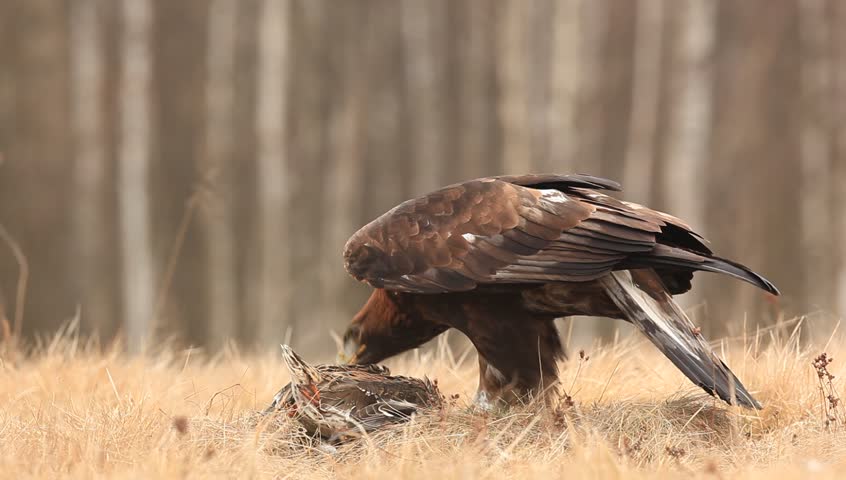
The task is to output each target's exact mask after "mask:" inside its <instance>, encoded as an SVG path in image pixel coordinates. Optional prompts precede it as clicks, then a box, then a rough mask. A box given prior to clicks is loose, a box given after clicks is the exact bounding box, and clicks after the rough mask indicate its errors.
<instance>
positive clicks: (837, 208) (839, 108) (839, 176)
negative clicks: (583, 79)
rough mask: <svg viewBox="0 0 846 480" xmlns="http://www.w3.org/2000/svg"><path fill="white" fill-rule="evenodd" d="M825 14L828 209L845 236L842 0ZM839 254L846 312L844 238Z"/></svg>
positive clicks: (845, 24)
mask: <svg viewBox="0 0 846 480" xmlns="http://www.w3.org/2000/svg"><path fill="white" fill-rule="evenodd" d="M828 12H829V15H828V18H829V22H830V25H831V26H830V28H829V32H831V39H830V42H831V43H830V44H831V55H832V60H833V62H834V67H833V68H834V72H833V78H832V83H833V86H832V87H833V89H832V90H833V94H834V95H833V98H836V99H840V100H841V101H839V102H835V103H834V104H833V107H831V108H832V109H831V111H830V112H829V114H830V115H831V119H832V126H831V138H832V149H833V155H832V156H833V159H834V166H833V173H832V175H831V176H830V177H829V181H830V182H831V185H832V192H833V195H832V196H833V198H832V202H831V204H832V205H831V207H830V212H831V220H832V224H833V228H834V233H835V235H836V236H837V238H840V239H843V238H846V214H844V212H846V182H844V181H843V179H844V178H846V104H844V102H843V101H842V99H843V98H846V5H844V4H843V2H838V1H832V2H830V3H829V8H828ZM832 255H833V256H835V257H838V258H839V261H838V262H836V264H837V277H836V280H835V282H836V285H837V287H836V288H837V293H836V298H835V300H834V301H835V302H836V304H835V305H836V308H837V312H838V313H839V314H840V315H841V316H844V315H846V242H843V241H841V242H839V249H838V251H836V252H833V253H832Z"/></svg>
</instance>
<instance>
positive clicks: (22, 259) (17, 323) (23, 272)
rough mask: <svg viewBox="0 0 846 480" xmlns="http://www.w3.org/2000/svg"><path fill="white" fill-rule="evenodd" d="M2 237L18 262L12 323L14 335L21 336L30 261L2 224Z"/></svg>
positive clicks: (0, 234)
mask: <svg viewBox="0 0 846 480" xmlns="http://www.w3.org/2000/svg"><path fill="white" fill-rule="evenodd" d="M0 239H2V240H3V241H4V242H5V243H6V244H7V245H8V246H9V250H11V251H12V255H13V256H14V257H15V261H16V262H17V263H18V284H17V291H16V294H15V319H14V323H13V324H12V325H13V326H12V335H14V336H15V337H20V335H21V331H22V330H23V317H24V304H25V302H26V286H27V283H28V282H29V261H28V260H27V258H26V255H24V253H23V250H21V247H20V245H19V244H18V242H17V241H15V239H14V238H13V237H12V235H11V234H10V233H9V231H8V230H6V227H4V226H3V225H2V224H0Z"/></svg>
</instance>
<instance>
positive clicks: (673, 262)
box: [344, 175, 778, 408]
mask: <svg viewBox="0 0 846 480" xmlns="http://www.w3.org/2000/svg"><path fill="white" fill-rule="evenodd" d="M600 190H614V191H618V190H620V185H619V184H618V183H616V182H613V181H610V180H606V179H603V178H598V177H594V176H590V175H522V176H499V177H488V178H480V179H476V180H471V181H467V182H464V183H459V184H455V185H451V186H448V187H445V188H442V189H440V190H437V191H435V192H432V193H429V194H428V195H425V196H422V197H420V198H416V199H412V200H408V201H406V202H403V203H401V204H400V205H398V206H396V207H395V208H393V209H391V210H390V211H388V212H387V213H385V214H384V215H382V216H380V217H379V218H377V219H375V220H373V221H372V222H370V223H369V224H367V225H366V226H364V227H363V228H362V229H361V230H359V231H358V232H356V233H355V234H354V235H353V236H352V237H351V238H350V239H349V241H348V242H347V244H346V247H345V250H344V260H345V266H346V269H347V271H348V272H349V273H350V274H351V275H352V276H353V277H355V278H356V279H358V280H360V281H364V282H367V283H368V284H370V285H372V286H373V287H374V288H375V290H374V291H373V293H372V295H371V297H370V299H369V300H368V301H367V303H366V304H365V305H364V307H363V308H362V309H361V311H360V312H359V313H358V314H357V315H355V317H354V318H353V320H352V322H351V324H350V325H349V327H348V328H347V330H346V332H345V334H344V349H345V351H346V352H347V355H349V356H350V361H351V362H353V363H362V364H367V363H375V362H379V361H381V360H383V359H385V358H387V357H390V356H393V355H396V354H398V353H401V352H403V351H406V350H408V349H411V348H414V347H417V346H419V345H421V344H423V343H424V342H426V341H428V340H430V339H432V338H434V337H435V336H437V335H438V334H440V333H442V332H444V331H446V330H448V329H450V328H455V329H457V330H459V331H461V332H462V333H463V334H465V335H466V336H467V337H468V338H469V339H470V341H471V342H472V343H473V345H474V346H475V347H476V350H477V351H478V354H479V392H478V397H477V398H479V399H481V400H484V399H492V398H501V399H505V400H509V399H513V398H514V397H515V396H516V397H519V396H522V395H526V394H530V393H532V394H538V393H540V391H541V390H542V389H544V388H546V387H549V386H551V385H553V384H555V382H556V380H557V361H558V360H559V359H561V358H563V356H564V351H563V348H562V345H561V342H560V339H559V337H558V334H557V331H556V329H555V326H554V323H553V321H554V319H556V318H559V317H565V316H570V315H592V316H604V317H611V318H619V319H623V320H627V321H630V322H632V323H633V324H635V325H636V326H637V327H638V328H639V329H640V330H641V331H642V332H643V333H644V334H645V335H646V336H647V337H648V338H649V339H650V340H651V341H652V342H653V343H654V344H655V345H656V346H657V347H658V348H659V349H660V350H661V351H662V352H663V353H664V354H665V355H666V356H667V357H668V358H669V359H670V360H671V361H672V362H673V363H674V364H675V365H676V366H677V367H678V368H679V369H680V370H681V371H682V372H684V374H685V375H687V377H688V378H690V379H691V380H692V381H693V382H694V383H695V384H697V385H699V386H700V387H702V388H703V389H704V390H705V391H707V392H708V393H710V394H712V395H713V394H716V395H718V396H719V397H720V398H722V399H723V400H725V401H726V402H729V403H737V404H739V405H742V406H745V407H750V408H751V407H755V408H760V404H759V403H758V402H757V401H756V400H755V399H754V398H753V397H752V395H751V394H750V393H749V392H748V391H747V390H746V388H745V387H744V386H743V385H742V384H741V383H740V381H739V380H738V379H737V378H736V377H735V376H734V374H733V373H732V372H731V370H729V368H728V367H727V366H726V365H725V364H724V363H723V362H722V361H721V360H720V359H719V358H718V357H717V356H716V355H715V354H714V352H713V351H712V350H711V349H710V347H709V346H708V344H707V343H706V342H705V341H704V340H703V339H702V338H701V335H699V331H698V329H697V328H695V327H694V325H693V324H692V323H691V322H690V320H689V319H688V318H687V317H686V316H685V315H684V313H683V312H682V310H681V309H680V308H678V306H677V305H676V304H675V302H674V301H673V300H672V298H671V295H676V294H680V293H684V292H686V291H688V290H689V289H690V288H691V284H690V282H691V279H692V278H693V272H694V271H697V270H703V271H709V272H717V273H723V274H727V275H730V276H733V277H735V278H738V279H740V280H744V281H746V282H749V283H751V284H753V285H755V286H757V287H759V288H761V289H763V290H765V291H767V292H769V293H770V294H773V295H778V290H777V289H776V288H775V286H774V285H773V284H772V283H770V282H769V281H767V280H766V279H764V278H763V277H761V276H760V275H758V274H756V273H755V272H753V271H752V270H750V269H748V268H746V267H745V266H743V265H740V264H738V263H736V262H733V261H730V260H726V259H724V258H720V257H717V256H714V255H713V254H712V253H711V250H709V249H708V247H707V246H705V243H704V240H703V238H702V237H701V236H699V235H698V234H697V233H695V232H693V231H692V230H691V229H690V227H689V226H687V225H686V224H685V223H684V222H682V221H681V220H679V219H677V218H675V217H673V216H671V215H668V214H666V213H662V212H659V211H655V210H652V209H649V208H647V207H644V206H641V205H637V204H634V203H630V202H625V201H621V200H618V199H616V198H614V197H611V196H609V195H606V194H604V193H601V192H600Z"/></svg>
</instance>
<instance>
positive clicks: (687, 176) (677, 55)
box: [659, 0, 716, 229]
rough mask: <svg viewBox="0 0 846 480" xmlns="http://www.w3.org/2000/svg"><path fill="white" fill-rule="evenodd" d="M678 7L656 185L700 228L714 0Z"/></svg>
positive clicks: (691, 0)
mask: <svg viewBox="0 0 846 480" xmlns="http://www.w3.org/2000/svg"><path fill="white" fill-rule="evenodd" d="M680 10H681V11H680V14H681V20H680V28H679V32H681V33H680V38H679V41H678V43H677V44H676V45H675V46H673V47H671V48H672V51H673V60H672V65H673V67H672V74H671V75H672V80H671V81H672V87H671V89H672V91H673V94H674V96H675V98H676V101H675V102H674V106H673V107H671V112H670V118H671V120H670V121H669V122H668V125H667V128H668V130H669V131H668V132H667V133H666V134H665V135H664V138H666V139H667V145H666V157H667V162H666V167H665V169H664V174H663V175H662V176H661V177H660V178H661V179H662V180H663V183H662V184H661V185H659V188H660V189H661V190H662V191H663V192H664V194H663V197H664V198H665V199H666V200H665V202H664V203H666V204H667V205H672V209H673V211H672V213H673V214H674V215H677V216H679V217H680V218H684V219H685V221H687V222H688V223H689V224H690V225H691V226H693V227H694V228H698V229H701V228H702V227H703V226H704V225H705V213H704V209H703V202H702V198H704V197H705V188H704V186H705V182H704V181H703V179H704V178H705V175H706V173H707V172H706V171H705V166H706V165H707V164H708V157H709V148H708V143H709V139H710V136H711V127H710V126H711V122H712V114H711V108H712V102H713V90H712V89H713V83H712V82H713V64H712V60H711V58H712V57H713V55H714V46H715V45H714V42H715V38H714V35H715V22H716V16H715V15H716V1H715V0H685V1H684V2H683V5H682V6H680Z"/></svg>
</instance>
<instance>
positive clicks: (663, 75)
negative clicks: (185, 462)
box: [0, 0, 846, 350]
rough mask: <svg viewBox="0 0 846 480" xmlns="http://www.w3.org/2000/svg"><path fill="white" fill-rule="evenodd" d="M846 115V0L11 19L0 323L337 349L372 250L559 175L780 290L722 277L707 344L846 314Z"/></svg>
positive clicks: (708, 319) (295, 7)
mask: <svg viewBox="0 0 846 480" xmlns="http://www.w3.org/2000/svg"><path fill="white" fill-rule="evenodd" d="M844 98H846V3H843V2H840V1H838V0H745V1H742V2H741V1H734V0H678V1H676V0H618V1H612V0H607V1H596V0H561V1H554V0H530V1H519V0H499V1H485V0H476V1H471V0H466V1H450V0H428V1H422V0H356V1H332V0H180V1H172V0H71V1H59V0H4V1H2V2H0V155H2V156H0V225H2V226H3V227H4V229H5V232H7V233H8V235H4V236H3V243H2V246H0V311H2V312H3V315H5V316H6V317H7V318H9V319H10V322H13V319H14V317H15V316H16V315H17V317H18V318H19V319H22V325H23V329H24V332H25V333H27V334H30V335H32V334H36V333H38V332H50V331H53V330H55V329H56V328H57V327H58V325H60V324H61V323H62V322H65V321H67V320H68V319H69V318H72V317H74V316H75V314H76V312H77V306H79V307H80V310H79V311H80V312H81V315H80V317H79V318H80V320H81V325H82V328H83V330H84V331H86V332H96V333H98V334H99V335H100V336H101V337H102V338H111V337H112V336H114V335H115V334H117V333H118V332H122V333H123V334H125V335H126V336H127V337H128V339H129V342H130V345H131V346H133V348H137V346H138V345H139V343H140V342H141V340H142V339H143V338H146V337H147V336H148V335H149V333H150V332H151V331H153V330H155V331H157V332H159V333H160V334H163V335H176V336H178V337H180V338H182V339H184V341H185V342H186V343H191V344H195V345H196V344H205V345H209V346H212V347H217V346H220V345H221V344H222V343H224V342H226V341H229V340H230V339H234V340H237V341H239V342H240V343H243V344H247V345H249V344H254V343H258V344H261V345H272V344H276V343H279V342H280V341H281V340H282V339H283V338H285V337H286V336H292V337H293V340H294V341H295V342H296V343H297V344H300V345H302V344H306V345H313V346H319V348H321V349H325V350H328V349H330V348H331V342H330V341H329V340H328V336H327V332H328V331H329V329H331V328H334V329H336V330H339V329H340V328H342V325H343V324H344V323H345V322H346V321H347V320H348V319H349V317H350V316H351V315H352V314H353V313H354V312H355V310H356V309H357V307H358V306H359V304H360V302H361V301H362V300H363V298H364V297H365V295H366V294H367V290H368V289H367V288H366V287H364V286H362V285H358V284H356V283H355V282H354V281H353V280H352V279H350V278H349V277H347V275H346V273H345V272H344V270H343V267H342V260H341V254H340V252H341V249H342V247H343V244H344V242H345V240H346V238H347V237H348V236H349V235H350V234H351V233H352V232H353V231H355V230H356V229H357V228H358V227H359V226H360V225H363V224H364V223H365V222H366V221H368V220H369V219H371V218H373V217H374V216H376V215H378V214H379V213H381V212H383V211H385V210H386V209H388V208H390V207H391V206H393V205H395V204H396V203H398V202H400V201H401V200H404V199H406V198H408V197H410V196H413V195H417V194H421V193H424V192H426V191H429V190H431V189H433V188H436V187H438V186H441V185H444V184H448V183H452V182H455V181H459V180H462V179H468V178H472V177H478V176H486V175H495V174H502V173H506V172H509V173H521V172H530V171H536V172H589V173H593V174H596V175H602V176H607V177H609V178H613V179H617V180H620V181H621V182H623V184H624V187H625V197H626V198H627V199H629V200H632V201H637V202H643V203H647V204H649V205H650V206H653V207H656V208H659V209H663V210H666V211H668V212H670V213H673V214H676V215H678V216H680V217H682V218H684V219H686V220H688V221H689V222H690V223H691V224H692V225H693V226H694V227H695V228H697V229H698V230H699V231H701V232H703V233H704V234H705V235H706V236H707V237H708V238H709V239H710V240H711V241H712V243H713V246H714V248H715V250H717V251H718V252H719V253H720V254H721V255H723V256H727V257H729V258H734V259H737V260H739V261H741V262H743V263H745V264H747V265H749V266H751V267H753V268H755V269H757V270H758V271H759V272H761V273H763V274H765V275H766V276H768V277H769V278H770V279H771V280H773V281H774V282H775V283H776V284H777V285H778V286H779V287H780V288H781V289H782V291H783V292H784V296H783V297H782V298H780V299H779V301H778V302H777V303H776V302H773V301H772V300H768V299H766V298H765V297H763V296H762V295H761V294H760V293H759V292H757V291H755V290H754V289H752V288H751V287H748V286H745V285H743V284H741V283H739V282H736V281H733V280H730V279H726V278H724V277H715V276H710V275H708V274H700V275H698V282H697V285H698V288H697V293H696V294H695V296H693V297H690V298H689V299H687V305H689V306H697V305H698V306H700V307H702V306H704V308H695V309H694V310H695V311H696V316H697V320H698V321H699V322H700V323H701V324H702V325H703V327H704V330H705V332H706V333H708V334H710V335H718V334H727V333H728V334H731V333H738V331H739V329H740V328H741V327H740V325H742V321H743V319H744V318H747V320H746V321H747V322H748V325H749V326H750V327H751V326H752V325H754V324H756V323H757V324H767V323H770V322H773V321H775V319H777V318H778V316H779V315H792V314H798V313H809V312H826V313H827V314H829V315H837V314H843V313H844V312H846V242H844V240H843V239H844V238H846V215H844V208H843V207H844V206H846V101H844ZM11 239H14V240H16V241H17V243H18V244H19V245H20V248H21V251H22V253H23V254H24V255H25V256H26V259H27V261H28V270H29V271H28V274H29V275H28V282H27V285H26V289H25V292H24V293H25V294H26V296H25V298H26V305H25V309H22V307H23V305H20V304H19V302H18V301H17V299H18V298H22V295H19V293H21V289H19V286H20V285H19V280H20V275H19V272H20V265H19V260H20V258H19V257H16V256H15V255H13V251H12V250H11V249H10V244H9V240H11ZM21 315H22V317H21ZM601 330H602V331H601V332H599V333H601V334H604V335H609V334H610V333H609V331H608V329H607V328H604V327H603V328H601Z"/></svg>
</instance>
